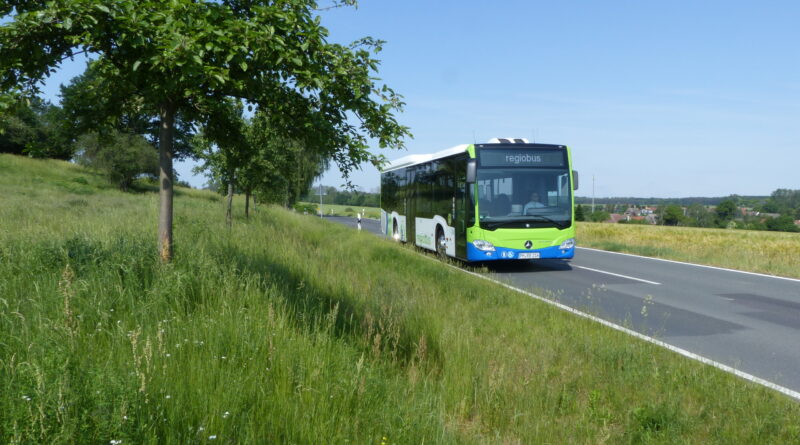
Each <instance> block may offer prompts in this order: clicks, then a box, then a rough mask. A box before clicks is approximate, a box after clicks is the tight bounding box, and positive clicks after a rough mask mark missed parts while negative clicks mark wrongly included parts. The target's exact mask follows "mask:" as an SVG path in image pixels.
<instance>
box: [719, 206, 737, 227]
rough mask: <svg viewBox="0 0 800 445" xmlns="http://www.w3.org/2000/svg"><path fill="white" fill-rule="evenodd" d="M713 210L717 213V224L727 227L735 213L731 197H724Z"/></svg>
mask: <svg viewBox="0 0 800 445" xmlns="http://www.w3.org/2000/svg"><path fill="white" fill-rule="evenodd" d="M715 212H716V214H717V226H719V227H727V225H728V223H729V222H730V221H731V220H733V216H734V215H735V214H736V203H735V202H734V201H733V200H732V199H726V200H724V201H722V202H721V203H719V205H718V206H717V209H716V211H715Z"/></svg>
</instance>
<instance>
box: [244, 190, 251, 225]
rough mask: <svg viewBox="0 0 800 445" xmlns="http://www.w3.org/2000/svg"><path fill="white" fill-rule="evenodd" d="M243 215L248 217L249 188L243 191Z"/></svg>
mask: <svg viewBox="0 0 800 445" xmlns="http://www.w3.org/2000/svg"><path fill="white" fill-rule="evenodd" d="M244 217H245V218H247V219H250V189H247V190H245V192H244Z"/></svg>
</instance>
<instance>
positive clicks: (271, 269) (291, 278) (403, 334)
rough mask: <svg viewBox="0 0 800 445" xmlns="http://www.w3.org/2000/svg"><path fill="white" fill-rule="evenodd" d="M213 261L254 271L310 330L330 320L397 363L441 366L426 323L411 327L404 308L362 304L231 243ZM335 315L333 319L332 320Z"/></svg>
mask: <svg viewBox="0 0 800 445" xmlns="http://www.w3.org/2000/svg"><path fill="white" fill-rule="evenodd" d="M216 255H218V256H219V257H218V259H217V261H220V262H222V264H229V265H230V267H231V268H236V269H237V270H239V271H242V272H245V273H254V274H258V275H259V276H261V277H264V279H265V285H273V286H276V288H277V289H278V290H279V291H280V292H281V293H282V294H283V295H284V298H285V300H286V303H287V305H288V307H289V309H290V310H291V311H293V313H294V314H295V315H297V316H296V317H294V318H295V320H296V321H297V323H299V324H302V325H303V327H304V328H306V329H308V331H310V332H314V331H318V330H319V329H321V328H324V326H320V325H321V324H325V323H332V326H331V327H332V334H333V335H335V336H336V337H338V338H341V339H343V340H345V341H347V342H349V343H351V344H354V345H355V346H356V347H358V348H360V349H362V350H364V352H365V353H368V354H372V355H373V356H376V357H377V356H380V357H384V358H388V359H389V360H390V361H392V362H395V363H397V364H398V365H399V366H401V367H408V366H411V365H412V364H414V365H417V366H419V365H420V364H421V365H422V366H425V367H426V368H427V369H428V370H430V371H436V370H439V369H441V366H440V364H441V360H442V355H441V350H440V347H439V345H438V342H437V340H436V339H435V337H433V335H431V333H430V332H426V330H425V329H424V327H419V326H417V327H411V326H409V324H410V323H409V320H408V319H406V318H405V317H404V314H403V313H399V314H398V313H392V312H391V311H387V308H386V307H381V306H378V305H377V304H370V303H361V302H359V301H358V297H357V296H353V295H349V294H348V292H347V291H346V290H344V289H341V288H338V289H327V288H322V287H320V286H318V285H315V284H313V280H309V277H308V276H307V275H305V274H303V273H300V272H297V271H293V270H291V269H290V268H289V267H287V266H286V265H284V264H280V263H277V262H275V261H274V260H273V259H272V258H270V257H269V256H268V255H267V254H262V253H257V254H253V253H250V252H248V253H244V252H242V251H240V250H239V249H237V248H236V247H235V246H231V245H228V246H224V247H221V248H220V249H219V251H218V253H217V254H216ZM333 317H335V319H332V318H333Z"/></svg>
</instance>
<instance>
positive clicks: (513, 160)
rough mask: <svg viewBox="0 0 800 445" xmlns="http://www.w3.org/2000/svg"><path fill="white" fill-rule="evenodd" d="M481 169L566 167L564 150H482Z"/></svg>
mask: <svg viewBox="0 0 800 445" xmlns="http://www.w3.org/2000/svg"><path fill="white" fill-rule="evenodd" d="M479 153H480V155H479V156H480V162H481V167H549V168H564V167H566V156H564V154H565V152H564V151H563V150H519V149H516V150H515V149H508V150H497V149H493V150H481V151H480V152H479Z"/></svg>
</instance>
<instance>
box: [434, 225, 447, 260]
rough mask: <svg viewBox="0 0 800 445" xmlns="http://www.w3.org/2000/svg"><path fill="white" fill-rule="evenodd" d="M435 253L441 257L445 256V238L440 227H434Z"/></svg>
mask: <svg viewBox="0 0 800 445" xmlns="http://www.w3.org/2000/svg"><path fill="white" fill-rule="evenodd" d="M436 253H437V254H438V255H439V256H440V257H442V258H444V257H446V256H447V239H446V238H445V237H444V230H442V228H441V227H437V228H436Z"/></svg>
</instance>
